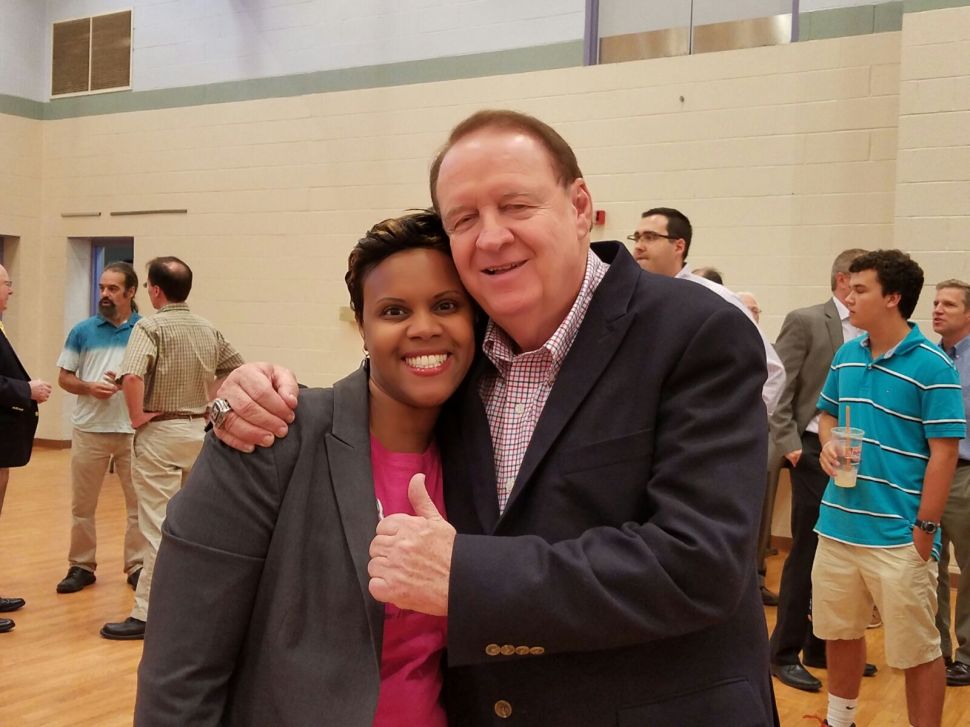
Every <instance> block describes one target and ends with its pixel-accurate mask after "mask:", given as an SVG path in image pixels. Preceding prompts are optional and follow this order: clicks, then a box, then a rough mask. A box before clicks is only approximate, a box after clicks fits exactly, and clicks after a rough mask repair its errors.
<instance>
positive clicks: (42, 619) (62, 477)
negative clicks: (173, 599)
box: [0, 448, 970, 727]
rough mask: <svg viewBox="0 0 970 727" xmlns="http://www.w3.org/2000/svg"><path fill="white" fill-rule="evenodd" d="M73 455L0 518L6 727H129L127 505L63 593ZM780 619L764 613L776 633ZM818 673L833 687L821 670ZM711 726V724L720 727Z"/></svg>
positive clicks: (11, 501) (954, 725) (13, 487)
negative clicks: (82, 576) (119, 634)
mask: <svg viewBox="0 0 970 727" xmlns="http://www.w3.org/2000/svg"><path fill="white" fill-rule="evenodd" d="M69 457H70V454H69V451H68V450H53V449H44V448H38V449H35V452H34V457H33V459H32V461H31V463H30V464H29V465H28V466H27V467H24V468H20V469H14V470H11V473H10V484H9V487H8V490H7V500H6V503H5V505H4V508H3V515H2V518H0V594H2V595H4V596H20V597H22V598H25V599H26V600H27V606H26V607H25V608H23V609H21V610H20V611H17V612H15V613H12V614H3V615H6V616H12V617H13V618H14V619H15V620H16V622H17V627H16V628H15V629H14V630H13V631H12V632H10V633H6V634H0V725H2V727H61V726H63V727H68V726H70V727H75V726H78V727H80V726H90V727H114V726H115V725H130V724H131V714H132V709H133V706H134V700H135V672H136V669H137V666H138V660H139V658H140V656H141V642H138V641H136V642H118V641H107V640H105V639H102V638H101V637H100V636H99V635H98V630H99V629H100V628H101V625H102V624H103V623H104V622H105V621H119V620H122V619H124V618H125V617H126V616H127V615H128V612H129V610H130V608H131V604H132V592H131V589H129V588H128V586H127V584H126V583H125V576H124V573H123V572H122V562H121V547H122V534H123V533H122V529H123V520H124V517H123V509H124V508H123V500H122V497H121V491H120V488H119V487H118V484H117V480H116V479H115V478H114V476H113V475H109V476H108V478H107V479H106V480H105V487H104V490H103V492H102V496H101V505H100V509H99V513H98V515H99V517H98V523H99V526H100V532H99V548H98V558H99V564H98V572H97V573H98V582H97V583H96V584H94V585H93V586H90V587H88V588H86V589H84V590H83V591H81V592H79V593H72V594H65V595H61V594H58V593H56V592H55V590H54V589H55V586H56V585H57V582H58V581H59V580H60V579H61V578H63V577H64V575H65V574H66V572H67V547H68V534H69V533H68V530H69V527H70V484H69V475H68V462H69ZM782 562H783V555H779V556H776V557H773V558H771V559H770V562H769V585H771V586H772V587H773V588H775V589H777V584H778V577H779V573H780V570H781V564H782ZM774 610H775V609H773V608H768V609H766V615H767V618H768V624H769V628H770V627H771V626H772V625H773V623H774V618H775V613H774ZM867 640H868V643H869V660H870V661H873V662H875V663H876V664H877V665H879V674H878V675H877V676H876V677H875V678H873V679H865V680H864V683H863V689H862V704H861V705H860V710H859V711H860V713H859V718H858V725H859V727H897V726H898V727H906V725H907V724H908V720H907V719H906V704H905V700H904V696H903V676H902V673H901V672H895V671H893V670H892V669H889V668H888V667H887V666H886V665H885V658H884V655H883V647H882V629H873V630H871V631H869V633H868V635H867ZM814 673H815V674H816V675H817V676H819V678H821V679H822V680H823V682H824V681H825V672H824V670H814ZM775 694H776V697H777V700H778V708H779V712H780V714H781V722H782V725H783V726H784V727H797V726H798V725H807V726H808V727H813V726H814V725H816V724H818V723H817V721H816V720H814V719H808V718H807V717H808V716H811V715H818V716H824V714H825V694H824V689H823V691H822V692H820V693H818V694H808V693H806V692H800V691H797V690H794V689H790V688H788V687H786V686H784V685H782V684H780V683H778V682H777V681H775ZM946 700H947V701H946V706H945V710H944V720H943V723H944V725H945V726H946V727H958V726H965V725H970V687H964V688H949V689H947V693H946ZM712 724H713V722H712Z"/></svg>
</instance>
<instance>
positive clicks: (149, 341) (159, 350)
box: [118, 303, 243, 413]
mask: <svg viewBox="0 0 970 727" xmlns="http://www.w3.org/2000/svg"><path fill="white" fill-rule="evenodd" d="M242 364H243V359H242V356H240V355H239V353H238V352H237V351H236V349H234V348H233V347H232V346H231V345H230V344H229V343H228V342H227V341H226V340H225V339H224V338H223V337H222V334H221V333H219V331H218V330H216V328H215V326H213V325H212V324H211V323H210V322H209V321H207V320H206V319H205V318H202V317H201V316H197V315H195V314H194V313H192V312H191V311H190V310H189V307H188V306H187V305H186V304H185V303H170V304H169V305H166V306H163V307H162V308H159V309H158V311H157V312H156V313H155V315H152V316H148V317H147V318H142V319H141V320H140V321H138V323H137V324H136V325H135V327H134V329H132V331H131V338H130V339H129V340H128V347H127V348H126V349H125V357H124V360H123V361H122V363H121V370H120V371H119V372H118V373H119V376H125V375H128V374H134V375H135V376H140V377H141V378H142V379H144V380H145V401H144V407H145V411H160V412H199V413H201V412H203V411H205V408H206V406H207V405H208V403H209V386H210V385H211V384H212V382H213V381H215V380H216V379H217V378H221V377H223V376H226V375H227V374H228V373H229V372H230V371H232V370H233V369H234V368H236V367H238V366H241V365H242Z"/></svg>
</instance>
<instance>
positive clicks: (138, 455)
mask: <svg viewBox="0 0 970 727" xmlns="http://www.w3.org/2000/svg"><path fill="white" fill-rule="evenodd" d="M146 288H147V289H148V297H149V299H150V300H151V302H152V306H153V307H154V308H155V310H156V313H155V315H153V316H149V317H147V318H142V319H141V320H139V321H138V323H137V324H136V325H135V327H134V329H132V332H131V338H130V339H129V340H128V346H127V348H126V349H125V358H124V361H123V362H122V364H121V369H120V371H119V372H118V376H119V378H121V388H122V391H123V392H124V395H125V401H126V403H127V405H128V414H129V416H130V417H131V425H132V427H134V429H135V436H134V441H133V444H132V455H133V456H132V482H133V484H134V487H135V494H136V495H137V496H138V524H139V527H140V528H141V531H142V534H144V536H145V539H146V540H147V541H148V548H147V550H146V552H145V563H144V567H143V569H142V573H141V577H140V578H139V580H138V587H137V588H136V589H135V605H134V608H132V611H131V615H130V616H129V617H128V618H127V619H125V620H124V621H121V622H118V623H106V624H105V625H104V626H103V627H102V628H101V635H102V636H104V637H105V638H106V639H116V640H127V639H141V638H144V635H145V620H146V617H147V614H148V599H149V593H150V591H151V584H152V571H153V570H154V566H155V556H156V554H157V553H158V545H159V543H160V542H161V535H162V533H161V528H162V522H163V521H164V520H165V509H166V508H167V507H168V501H169V500H170V499H171V498H172V497H173V496H174V495H175V493H176V492H178V491H179V490H180V489H181V488H182V485H183V484H184V483H185V479H186V478H187V477H188V475H189V472H190V471H191V470H192V465H193V464H194V463H195V459H196V457H197V456H198V454H199V450H201V449H202V440H203V437H204V434H205V432H204V426H205V423H204V419H205V412H206V406H207V405H208V402H209V399H210V398H211V394H212V393H213V392H214V391H215V389H217V388H218V385H219V384H220V383H221V382H222V378H223V377H225V376H226V375H227V374H228V373H229V372H230V371H232V370H233V369H234V368H236V367H237V366H239V365H240V364H242V363H243V360H242V357H241V356H240V355H239V354H238V353H237V352H236V350H235V349H234V348H233V347H232V346H231V345H229V343H227V342H226V340H225V339H224V338H223V337H222V334H221V333H219V331H218V330H216V328H215V327H214V326H213V325H212V324H211V323H210V322H209V321H207V320H205V319H204V318H200V317H199V316H197V315H195V314H194V313H192V312H190V311H189V307H188V306H187V305H186V304H185V301H186V299H187V298H188V297H189V291H190V290H191V289H192V270H191V269H190V268H189V266H188V265H186V264H185V263H184V262H182V261H181V260H179V259H178V258H176V257H160V258H155V259H154V260H152V261H150V262H149V263H148V282H147V283H146Z"/></svg>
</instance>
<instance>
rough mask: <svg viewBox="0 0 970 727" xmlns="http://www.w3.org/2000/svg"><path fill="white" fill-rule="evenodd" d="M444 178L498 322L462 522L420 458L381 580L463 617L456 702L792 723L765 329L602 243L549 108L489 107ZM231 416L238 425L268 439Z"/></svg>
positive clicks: (437, 178)
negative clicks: (762, 532)
mask: <svg viewBox="0 0 970 727" xmlns="http://www.w3.org/2000/svg"><path fill="white" fill-rule="evenodd" d="M431 192H432V199H433V201H434V204H435V208H436V209H437V210H438V211H439V213H440V214H441V216H442V219H443V221H444V225H445V229H446V230H447V231H448V233H449V237H450V239H451V247H452V253H453V256H454V259H455V264H456V266H457V268H458V271H459V274H460V275H461V278H462V282H463V283H464V284H465V286H466V288H467V289H468V291H469V292H470V293H471V294H472V296H474V297H475V299H476V300H477V301H478V302H479V303H480V304H481V305H482V307H483V308H484V310H485V312H486V313H488V315H489V317H490V319H491V322H490V324H489V326H488V328H487V330H486V333H485V342H484V345H483V352H484V356H482V357H481V359H480V361H479V362H478V364H477V366H476V367H475V368H474V369H473V371H472V373H471V374H470V375H469V377H468V379H467V380H466V382H465V385H464V387H463V389H462V390H460V391H459V392H458V393H457V394H456V398H455V400H454V404H455V406H454V407H451V408H450V410H449V411H448V412H447V413H446V414H444V415H443V416H442V420H441V422H440V427H439V432H440V433H439V442H440V445H441V449H442V455H443V459H444V468H445V469H444V473H445V483H446V505H447V511H448V517H449V519H450V520H451V523H452V524H449V523H447V522H445V521H444V520H442V519H441V518H440V517H438V516H437V513H436V512H435V511H434V508H433V506H431V504H430V502H429V501H427V499H426V495H425V493H424V492H423V491H422V489H421V487H420V485H419V482H420V478H417V479H416V480H414V481H412V487H411V492H410V493H409V494H410V495H411V498H412V503H413V504H414V505H415V511H416V512H419V513H421V516H420V517H410V516H405V517H402V516H398V515H392V516H389V517H387V518H385V519H384V520H383V521H382V522H381V524H380V525H379V526H378V529H377V535H376V537H375V539H374V541H373V543H372V545H371V557H372V560H371V563H370V566H369V572H370V576H371V582H370V591H371V593H372V594H373V595H374V596H375V597H376V598H377V599H378V600H381V601H385V602H391V603H394V604H396V605H397V606H399V607H401V608H407V609H412V610H417V611H422V612H425V613H431V614H447V616H448V667H449V669H448V674H447V681H446V699H447V706H448V710H449V718H450V720H451V722H452V723H453V724H455V725H494V724H503V725H506V724H507V725H516V724H517V725H529V726H530V727H534V726H536V725H540V726H541V725H550V726H551V725H556V726H557V727H572V726H575V727H580V726H582V727H600V726H602V727H606V726H607V725H610V726H611V727H614V726H615V725H621V726H622V725H638V726H639V725H653V724H656V725H671V724H676V725H680V726H690V725H698V726H700V725H714V724H730V725H770V724H773V723H775V724H777V714H776V712H775V709H774V697H773V693H772V690H771V683H770V677H769V671H768V650H767V637H766V628H765V621H764V613H763V609H762V606H761V598H760V593H759V590H758V585H757V578H756V572H755V568H754V565H753V562H754V552H755V540H756V536H757V531H758V520H759V517H760V512H761V500H762V497H763V495H764V489H763V488H764V476H763V474H764V472H763V470H764V462H765V459H766V457H767V452H766V443H767V432H768V429H767V417H766V414H765V407H764V405H763V404H762V402H761V388H762V385H763V384H764V382H765V377H766V367H765V357H764V351H763V348H762V345H761V342H760V340H759V338H758V333H757V331H756V329H755V328H754V327H753V326H752V325H751V324H750V322H748V321H747V320H746V319H745V316H744V314H743V313H741V312H740V311H739V310H738V309H736V308H735V307H733V306H731V305H730V304H728V303H726V302H725V301H723V300H722V299H720V298H719V297H718V296H716V295H714V294H713V293H709V292H708V291H705V290H698V288H697V286H696V285H694V284H693V283H690V282H686V281H681V280H675V279H669V278H666V277H663V276H659V275H654V274H651V273H648V272H646V271H643V270H641V269H640V267H639V266H638V265H637V264H636V262H635V261H634V260H633V258H632V257H631V256H630V254H629V253H628V252H627V250H626V249H625V248H624V247H623V245H621V244H619V243H616V242H608V243H599V244H596V245H593V246H592V247H591V246H590V241H589V233H590V228H591V223H592V217H593V205H592V198H591V196H590V193H589V190H588V189H587V187H586V183H585V181H584V180H583V178H582V174H581V173H580V171H579V166H578V164H577V162H576V158H575V156H574V154H573V152H572V150H571V149H570V148H569V146H568V144H567V143H566V142H565V141H564V140H563V139H562V137H560V136H559V134H557V133H556V132H555V131H554V130H553V129H551V128H550V127H549V126H547V125H546V124H544V123H542V122H541V121H539V120H538V119H534V118H532V117H529V116H525V115H523V114H518V113H515V112H508V111H482V112H478V113H477V114H474V115H473V116H471V117H469V118H468V119H466V120H465V121H464V122H462V123H461V124H459V125H458V126H457V127H456V128H455V129H454V130H453V132H452V134H451V137H450V139H449V141H448V143H447V145H446V146H445V147H444V149H443V150H442V152H441V153H440V154H439V155H438V157H437V158H436V160H435V162H434V164H433V166H432V173H431ZM253 372H254V370H253V369H250V370H249V371H248V373H247V372H245V371H244V372H242V374H241V375H238V376H237V377H235V378H236V380H237V381H239V382H241V383H242V384H244V385H245V387H246V388H248V389H249V390H251V391H252V392H253V393H254V398H256V399H259V400H260V401H262V402H266V403H267V404H268V405H269V406H270V409H271V411H274V412H276V416H277V417H279V418H278V419H277V420H275V421H272V422H270V421H268V419H269V417H268V413H267V412H263V413H261V414H260V415H259V416H258V417H257V416H255V415H253V414H252V413H250V414H249V415H248V416H247V419H249V420H250V421H251V422H254V423H257V424H261V425H267V424H270V423H271V424H272V426H267V427H265V428H268V429H269V430H270V431H273V429H275V428H276V427H281V426H283V417H284V416H285V406H283V400H284V399H283V398H278V400H275V401H274V400H273V399H274V397H273V396H271V395H270V393H269V392H268V391H267V389H268V387H267V385H266V382H265V379H263V380H259V381H257V380H256V379H258V378H259V377H257V376H253V375H252V374H253ZM273 373H274V376H275V377H276V379H277V381H279V380H280V379H283V380H286V383H285V385H283V386H282V389H283V395H284V396H285V397H287V398H290V397H293V396H294V395H295V389H294V387H293V381H292V379H288V380H287V377H286V376H285V374H284V373H283V372H282V371H280V370H276V371H274V372H273ZM224 391H225V393H224V395H228V398H230V403H232V405H233V406H234V407H235V408H237V409H239V408H242V407H246V406H248V407H249V408H250V412H251V411H252V409H253V400H252V399H251V398H250V397H249V395H248V394H244V393H243V392H242V390H241V389H240V388H239V387H233V386H230V387H228V388H227V389H225V390H224ZM257 391H261V392H262V393H261V394H256V392H257ZM257 420H258V421H257ZM224 421H225V424H224V430H223V431H221V432H220V435H221V437H222V438H223V439H224V440H229V441H234V442H235V443H236V444H240V445H242V444H244V443H245V442H250V443H256V442H257V441H258V440H259V438H260V436H264V435H265V432H259V431H257V430H256V429H254V428H253V427H252V426H251V425H250V424H247V423H246V422H244V421H243V420H242V418H241V416H239V415H236V414H234V415H231V416H230V417H227V418H226V420H224ZM452 525H453V526H454V527H452ZM456 530H457V533H456Z"/></svg>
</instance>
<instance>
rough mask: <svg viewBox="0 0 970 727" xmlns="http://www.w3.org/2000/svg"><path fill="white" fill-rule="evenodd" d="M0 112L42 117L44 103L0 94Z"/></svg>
mask: <svg viewBox="0 0 970 727" xmlns="http://www.w3.org/2000/svg"><path fill="white" fill-rule="evenodd" d="M0 114H7V115H8V116H23V117H24V118H27V119H42V118H44V104H43V103H41V102H40V101H32V100H31V99H29V98H20V96H6V95H4V94H0Z"/></svg>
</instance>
